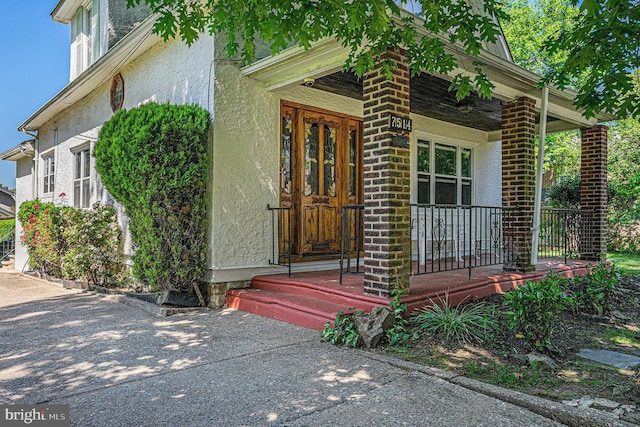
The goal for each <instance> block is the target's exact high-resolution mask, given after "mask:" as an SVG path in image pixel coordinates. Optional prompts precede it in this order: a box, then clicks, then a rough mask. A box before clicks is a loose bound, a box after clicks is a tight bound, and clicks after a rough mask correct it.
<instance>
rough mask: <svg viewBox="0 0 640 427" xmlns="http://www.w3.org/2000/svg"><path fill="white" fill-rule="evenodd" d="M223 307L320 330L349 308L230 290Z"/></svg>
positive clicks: (294, 296) (282, 295) (289, 295)
mask: <svg viewBox="0 0 640 427" xmlns="http://www.w3.org/2000/svg"><path fill="white" fill-rule="evenodd" d="M226 304H227V307H230V308H234V309H237V310H242V311H247V312H249V313H254V314H258V315H260V316H264V317H269V318H271V319H276V320H281V321H283V322H287V323H291V324H294V325H298V326H304V327H305V328H309V329H315V330H318V331H319V330H321V329H322V328H323V327H324V324H325V323H326V322H331V321H334V320H335V318H336V313H338V312H339V311H348V310H349V307H348V306H345V305H341V304H337V303H334V302H331V301H327V300H323V299H319V298H314V297H309V296H305V295H300V294H293V293H285V292H276V291H271V290H265V289H231V290H229V291H227V297H226Z"/></svg>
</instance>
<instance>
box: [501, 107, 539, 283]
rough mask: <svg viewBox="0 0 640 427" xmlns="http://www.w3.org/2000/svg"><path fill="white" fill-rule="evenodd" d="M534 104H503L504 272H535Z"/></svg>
mask: <svg viewBox="0 0 640 427" xmlns="http://www.w3.org/2000/svg"><path fill="white" fill-rule="evenodd" d="M535 105H536V102H535V100H533V99H531V98H527V97H521V98H517V99H516V100H514V101H513V102H509V103H503V104H502V205H503V207H505V208H507V209H506V210H505V213H504V215H503V230H504V243H505V262H504V269H505V270H507V271H514V270H515V271H521V272H528V271H534V270H535V266H534V265H532V264H531V227H532V225H533V204H534V195H535V186H536V170H535V164H536V162H535V159H536V156H535V146H534V137H535V127H536V116H535V114H536V112H535Z"/></svg>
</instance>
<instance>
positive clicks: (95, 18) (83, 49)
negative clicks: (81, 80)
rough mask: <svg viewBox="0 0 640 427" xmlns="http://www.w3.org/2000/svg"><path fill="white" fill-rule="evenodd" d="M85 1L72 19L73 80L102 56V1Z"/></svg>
mask: <svg viewBox="0 0 640 427" xmlns="http://www.w3.org/2000/svg"><path fill="white" fill-rule="evenodd" d="M84 3H86V5H85V6H81V7H79V8H78V10H77V11H76V14H75V16H74V17H73V19H72V20H71V80H73V79H74V78H76V77H77V76H79V75H80V74H81V73H82V72H83V71H84V70H86V69H87V68H89V66H91V64H93V63H94V62H95V61H96V60H97V59H98V58H99V57H100V40H99V38H100V28H99V25H100V22H99V14H98V12H99V11H100V1H99V0H88V1H86V0H85V2H84Z"/></svg>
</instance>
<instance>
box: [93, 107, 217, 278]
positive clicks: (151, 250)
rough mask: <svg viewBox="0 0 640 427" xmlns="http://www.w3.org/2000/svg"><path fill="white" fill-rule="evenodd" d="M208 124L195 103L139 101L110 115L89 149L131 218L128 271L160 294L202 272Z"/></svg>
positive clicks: (204, 246)
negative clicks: (132, 248) (131, 262)
mask: <svg viewBox="0 0 640 427" xmlns="http://www.w3.org/2000/svg"><path fill="white" fill-rule="evenodd" d="M209 122H210V118H209V113H208V112H207V111H206V110H203V109H202V108H200V107H198V106H186V105H170V104H145V105H142V106H140V107H138V108H135V109H132V110H129V111H124V110H123V111H119V112H118V113H116V114H115V115H114V116H113V117H112V118H111V120H109V121H108V122H106V123H105V124H104V125H103V127H102V129H101V131H100V137H99V139H98V141H97V143H96V146H95V149H94V155H95V157H96V169H97V171H98V173H99V174H100V177H101V179H102V182H103V183H104V185H105V187H106V188H107V190H109V192H110V193H111V195H113V196H114V197H115V198H116V200H118V201H119V202H120V203H122V205H123V206H124V208H125V210H126V213H127V215H128V216H129V218H130V220H131V221H130V231H131V237H132V240H133V242H134V244H135V246H136V248H135V254H134V256H133V260H134V267H133V271H134V274H135V275H136V276H137V277H138V278H139V279H140V280H142V281H143V282H145V283H147V284H150V285H155V286H157V287H158V288H160V289H163V290H189V289H190V288H191V285H192V284H193V283H195V282H197V280H198V279H199V278H200V277H201V275H202V272H203V270H204V262H205V260H204V257H205V253H206V241H205V232H206V228H207V216H206V205H207V197H206V188H207V187H206V183H207V174H208V166H209V151H208V130H209V125H210V123H209Z"/></svg>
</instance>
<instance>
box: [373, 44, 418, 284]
mask: <svg viewBox="0 0 640 427" xmlns="http://www.w3.org/2000/svg"><path fill="white" fill-rule="evenodd" d="M386 55H387V57H388V58H390V59H391V60H393V61H394V62H395V64H396V68H395V70H394V71H393V79H392V80H387V79H386V78H385V77H384V76H383V75H382V74H381V73H380V70H379V69H376V70H373V71H371V72H369V73H367V74H366V75H365V76H364V79H363V93H364V111H363V116H364V205H365V208H364V291H365V293H367V294H369V295H375V296H379V297H388V296H389V294H390V292H391V290H392V289H393V288H395V287H399V288H401V289H405V290H408V289H409V273H410V269H411V259H410V256H411V255H410V252H411V236H410V231H411V230H410V227H411V207H410V200H409V195H410V188H409V187H410V167H409V148H408V147H407V148H401V147H397V146H394V144H392V138H393V136H394V135H397V134H398V133H399V132H396V131H393V132H392V131H390V129H389V117H390V115H392V114H395V115H400V116H406V117H408V116H409V84H410V76H409V69H408V67H407V65H406V57H405V55H404V52H402V51H400V50H391V49H390V50H389V51H388V52H387V54H386ZM405 135H407V139H408V132H405ZM395 145H397V144H395Z"/></svg>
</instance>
